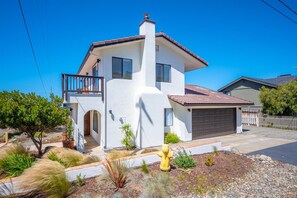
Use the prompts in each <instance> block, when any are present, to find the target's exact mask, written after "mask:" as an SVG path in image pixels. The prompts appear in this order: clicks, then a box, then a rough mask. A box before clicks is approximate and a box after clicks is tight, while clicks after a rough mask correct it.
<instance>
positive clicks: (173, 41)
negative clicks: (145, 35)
mask: <svg viewBox="0 0 297 198" xmlns="http://www.w3.org/2000/svg"><path fill="white" fill-rule="evenodd" d="M156 37H163V38H165V39H166V40H168V41H169V42H171V43H172V44H174V45H175V46H176V47H178V48H180V49H182V50H183V51H185V52H186V53H188V54H189V55H191V56H192V57H194V58H195V59H197V60H199V61H200V62H202V63H203V64H205V65H208V63H207V62H206V61H205V60H203V59H202V58H200V57H199V56H197V55H196V54H195V53H193V52H192V51H190V50H189V49H188V48H186V47H184V46H183V45H181V44H180V43H178V42H177V41H175V40H173V39H172V38H171V37H170V36H168V35H166V34H165V33H163V32H159V33H157V34H156Z"/></svg>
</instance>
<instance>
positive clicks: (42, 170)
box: [18, 159, 70, 198]
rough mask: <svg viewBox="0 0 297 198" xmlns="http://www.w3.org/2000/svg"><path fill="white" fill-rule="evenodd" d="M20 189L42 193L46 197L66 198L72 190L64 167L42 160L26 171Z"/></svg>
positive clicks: (19, 185) (21, 178)
mask: <svg viewBox="0 0 297 198" xmlns="http://www.w3.org/2000/svg"><path fill="white" fill-rule="evenodd" d="M18 187H19V188H21V189H27V190H31V191H41V192H42V193H44V195H45V196H44V197H48V198H64V197H66V196H67V195H68V192H69V190H70V183H69V182H68V180H67V178H66V173H65V171H64V167H63V166H62V165H61V164H59V163H58V162H54V161H51V160H46V159H42V160H40V161H39V162H37V163H36V164H35V165H34V166H32V167H31V168H29V169H27V170H25V171H24V173H23V174H22V175H21V177H20V183H19V184H18Z"/></svg>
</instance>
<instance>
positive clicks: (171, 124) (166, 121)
mask: <svg viewBox="0 0 297 198" xmlns="http://www.w3.org/2000/svg"><path fill="white" fill-rule="evenodd" d="M168 110H171V116H170V117H171V123H170V124H168V120H167V116H166V112H167V111H168ZM164 126H165V127H170V126H173V108H164Z"/></svg>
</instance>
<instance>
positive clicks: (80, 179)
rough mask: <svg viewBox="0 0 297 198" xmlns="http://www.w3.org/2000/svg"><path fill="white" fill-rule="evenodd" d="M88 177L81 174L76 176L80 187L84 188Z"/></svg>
mask: <svg viewBox="0 0 297 198" xmlns="http://www.w3.org/2000/svg"><path fill="white" fill-rule="evenodd" d="M85 179H86V175H82V174H81V173H80V174H78V175H77V176H76V182H77V185H78V186H79V187H82V186H83V185H85V184H86V181H85Z"/></svg>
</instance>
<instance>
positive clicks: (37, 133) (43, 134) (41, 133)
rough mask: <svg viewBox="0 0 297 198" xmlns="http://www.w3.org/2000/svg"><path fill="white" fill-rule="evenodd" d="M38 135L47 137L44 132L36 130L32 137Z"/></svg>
mask: <svg viewBox="0 0 297 198" xmlns="http://www.w3.org/2000/svg"><path fill="white" fill-rule="evenodd" d="M39 136H41V137H47V135H46V133H44V132H36V133H35V134H34V138H38V137H39Z"/></svg>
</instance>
